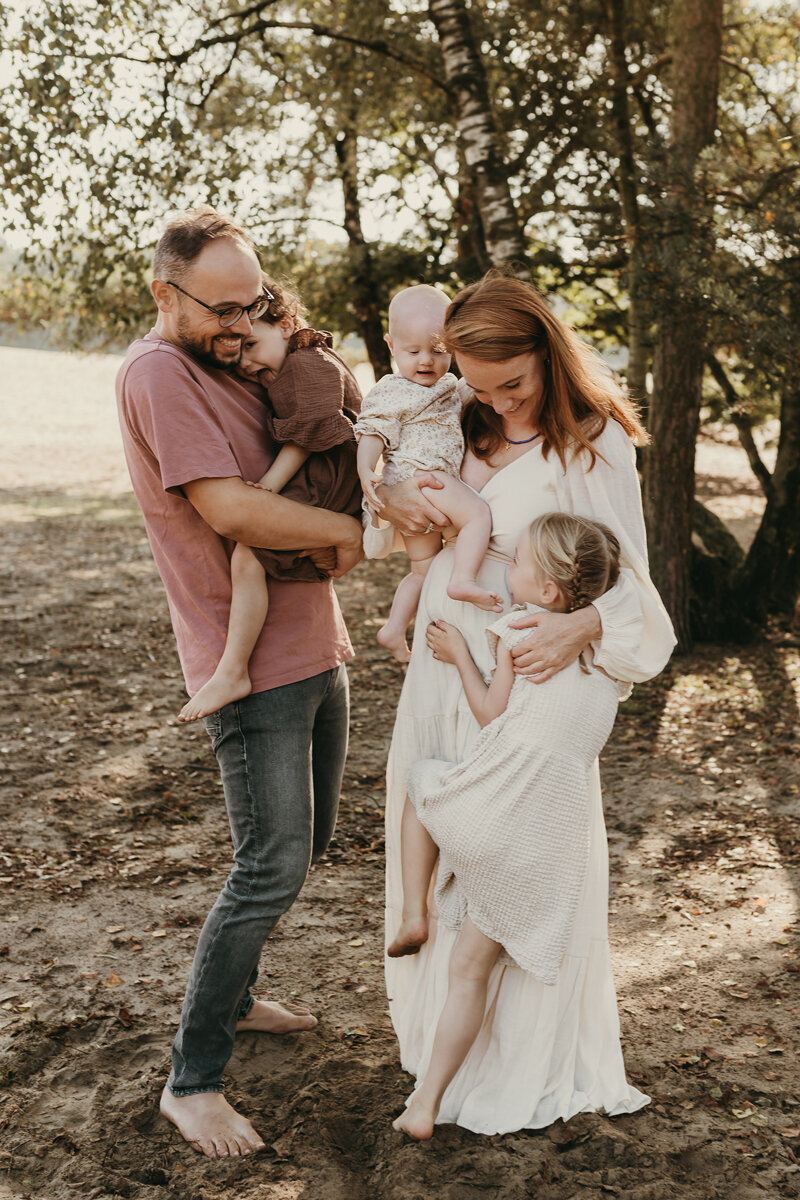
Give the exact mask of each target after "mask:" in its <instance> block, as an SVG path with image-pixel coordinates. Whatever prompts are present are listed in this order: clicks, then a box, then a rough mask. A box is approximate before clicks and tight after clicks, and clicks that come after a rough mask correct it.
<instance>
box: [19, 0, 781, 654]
mask: <svg viewBox="0 0 800 1200" xmlns="http://www.w3.org/2000/svg"><path fill="white" fill-rule="evenodd" d="M0 21H2V25H0V30H2V35H3V39H2V40H3V45H4V46H5V50H4V53H3V74H4V76H5V77H6V78H7V83H6V85H5V86H4V87H3V89H2V92H0V176H2V178H3V182H4V191H5V204H6V216H7V232H6V236H7V238H8V239H9V240H10V241H11V243H12V245H15V244H16V245H22V246H23V247H24V249H23V256H22V263H21V264H18V266H20V265H21V270H17V271H16V272H14V273H13V274H12V275H11V277H10V278H8V279H7V281H6V282H7V284H8V286H7V288H6V290H5V293H6V294H5V299H4V301H3V305H2V308H1V309H0V319H2V320H5V321H7V322H12V323H13V322H23V323H25V324H26V325H28V326H30V324H31V323H32V322H33V323H43V324H44V325H45V326H46V327H47V328H48V329H49V330H51V331H52V330H54V329H58V330H60V332H61V335H62V337H63V338H65V339H66V340H67V341H68V342H70V343H72V344H76V345H79V346H81V347H83V348H86V347H89V346H95V347H96V346H98V345H103V344H119V343H120V342H126V341H127V340H129V339H130V338H131V337H132V336H134V335H135V334H137V333H139V332H141V331H142V330H143V329H144V328H146V327H147V323H148V320H149V311H150V297H149V293H148V290H147V266H148V262H149V259H150V256H151V254H152V249H153V246H154V243H155V240H156V239H157V236H158V230H159V225H160V219H161V218H162V217H163V215H164V214H165V213H166V212H167V211H168V210H169V209H172V208H180V207H186V206H189V205H191V204H193V203H197V202H208V203H211V204H214V205H218V206H221V207H223V208H225V209H227V210H228V211H230V212H231V213H232V214H233V215H234V216H235V217H237V218H238V219H240V220H241V221H242V223H243V224H244V225H245V226H246V227H247V228H248V229H249V230H250V231H251V232H252V233H253V234H254V236H255V238H256V240H257V242H258V244H259V246H260V247H261V249H262V252H263V257H264V261H265V262H266V263H267V264H268V266H269V268H270V269H271V270H273V271H277V272H285V273H286V274H288V275H289V276H290V277H291V278H293V279H294V280H295V281H296V282H297V283H298V284H299V286H300V289H301V291H302V294H303V295H304V297H305V299H306V302H307V304H308V307H309V309H310V311H311V314H312V316H313V319H314V321H315V323H316V324H317V325H319V326H322V327H328V328H331V329H332V330H334V332H336V333H338V334H340V335H343V334H348V333H356V334H358V335H359V337H360V338H361V339H363V343H364V345H365V346H366V351H367V354H368V356H369V359H370V361H371V363H372V365H373V367H374V369H375V372H376V374H380V373H382V372H383V371H385V370H387V369H388V368H389V361H388V357H387V350H386V347H385V344H384V342H383V337H382V335H383V329H384V321H385V311H386V305H387V303H388V298H389V297H390V296H391V294H392V292H393V291H394V290H396V289H397V288H398V287H401V286H403V285H405V284H407V283H409V282H413V281H417V282H419V281H425V282H430V283H437V284H440V285H442V286H443V287H445V288H446V289H447V290H448V291H449V292H450V293H451V294H454V293H455V291H456V290H457V289H458V288H459V287H460V286H462V285H463V284H464V283H465V282H469V281H472V280H474V279H475V278H477V277H479V276H480V275H481V274H482V273H483V272H484V271H485V270H486V269H487V268H489V267H492V266H499V267H504V268H506V269H511V270H513V271H515V272H517V273H519V274H522V275H524V276H526V277H528V278H530V279H532V280H533V281H534V282H535V283H536V284H537V286H539V287H540V288H541V289H542V290H543V291H545V292H547V293H548V294H551V295H552V296H553V297H554V302H555V303H556V305H557V307H558V309H559V312H560V314H561V315H563V316H565V317H566V319H568V320H569V321H571V322H572V323H574V324H575V325H576V326H577V327H578V328H579V329H580V330H581V332H582V333H583V334H584V335H585V336H586V337H587V338H588V339H589V340H590V341H591V342H592V343H593V344H594V345H595V346H596V347H597V348H598V349H599V350H600V351H602V352H604V353H606V354H609V355H611V356H612V360H613V361H616V362H618V363H619V364H620V366H621V370H622V373H623V375H624V377H625V380H626V382H627V386H628V389H629V391H630V392H631V394H632V395H633V396H634V397H635V398H636V399H637V400H639V401H640V403H641V404H642V406H643V408H644V410H645V413H646V417H647V423H648V426H649V429H650V432H651V434H652V437H653V443H652V447H651V448H649V449H647V450H645V451H644V452H643V453H642V455H641V467H642V476H643V494H644V502H645V515H646V519H647V523H648V529H649V539H650V555H651V563H652V570H653V575H654V578H655V581H656V583H657V585H658V587H659V589H660V591H661V593H662V595H663V597H664V599H665V602H666V604H667V607H668V608H669V611H670V613H671V615H672V617H673V620H674V623H675V626H676V630H677V633H678V639H679V649H681V650H688V649H689V648H690V647H691V645H692V642H693V639H694V638H696V637H699V638H701V639H709V638H711V639H714V638H719V637H722V636H724V637H725V638H726V639H728V640H730V639H736V640H740V641H745V640H748V639H750V638H752V637H753V636H754V635H756V634H758V633H759V631H760V630H762V629H763V628H764V627H765V624H766V623H768V621H769V620H770V618H771V617H773V616H777V617H779V618H780V617H784V618H786V617H790V616H791V614H792V613H793V611H794V608H795V604H796V602H797V597H798V593H800V383H799V382H798V373H797V371H796V331H797V328H798V323H799V322H800V221H799V219H798V216H799V212H800V189H798V186H797V183H798V168H799V166H800V162H799V160H798V146H799V145H800V143H799V142H798V126H799V125H800V87H798V70H797V67H798V52H799V48H800V14H798V11H797V9H796V6H795V5H794V4H792V3H780V2H778V3H768V2H767V0H749V2H748V0H731V2H730V3H724V4H723V0H669V2H667V3H650V2H649V0H648V2H647V3H645V2H640V0H578V2H577V3H570V4H565V3H555V2H552V0H541V2H538V3H533V4H532V3H524V2H521V0H471V2H467V0H432V2H431V3H428V4H425V3H421V2H419V0H391V2H389V0H371V2H370V3H362V2H360V0H336V2H335V3H330V2H320V3H295V2H292V0H256V2H255V3H252V4H245V5H243V6H241V7H239V6H235V5H234V6H225V5H223V6H222V7H220V6H219V5H218V4H216V3H211V2H210V0H200V3H193V4H191V5H188V4H182V3H179V2H174V0H170V2H169V3H154V2H153V0H123V2H122V3H114V4H110V3H108V2H107V0H81V2H80V3H77V4H69V3H59V4H55V5H53V4H48V5H45V4H41V3H38V2H37V0H34V2H33V3H30V4H26V5H24V6H20V5H15V4H10V5H4V6H0ZM701 411H703V415H704V416H705V417H706V418H711V419H717V420H720V421H722V422H724V423H728V424H730V425H732V426H733V427H735V429H736V430H737V433H738V436H739V437H740V439H741V441H742V445H743V446H745V448H746V450H747V453H748V457H749V461H750V463H751V466H752V470H753V472H754V473H755V476H756V478H757V480H758V483H759V486H760V488H761V489H762V491H763V493H764V496H765V499H766V505H765V509H764V513H763V516H762V519H761V522H760V526H759V528H758V530H757V532H756V534H755V537H754V538H753V540H752V542H751V544H750V545H749V547H748V548H747V551H746V553H745V552H743V550H742V549H741V548H740V546H739V545H738V544H737V542H736V540H735V539H734V538H732V537H731V536H729V534H728V531H726V529H725V527H724V526H723V525H722V524H721V523H720V522H719V521H717V520H715V519H714V517H713V515H712V514H710V513H709V512H708V510H707V509H705V508H704V507H703V506H702V505H700V504H698V502H697V501H696V499H695V486H694V454H695V443H696V439H697V434H698V428H699V421H700V414H701ZM770 419H771V420H772V421H773V425H772V427H771V428H772V430H773V431H775V430H777V432H775V433H774V440H775V441H776V442H777V445H776V447H775V449H776V457H775V460H774V468H773V469H772V470H770V469H768V466H767V465H766V462H765V456H764V455H762V453H761V452H760V448H759V440H758V436H757V433H758V430H759V428H760V427H762V426H763V425H764V423H765V422H766V421H768V420H770ZM775 423H777V424H775ZM762 444H763V439H762Z"/></svg>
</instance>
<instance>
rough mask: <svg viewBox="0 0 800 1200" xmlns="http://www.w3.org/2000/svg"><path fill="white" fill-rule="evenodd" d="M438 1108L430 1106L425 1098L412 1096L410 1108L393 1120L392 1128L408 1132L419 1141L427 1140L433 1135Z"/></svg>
mask: <svg viewBox="0 0 800 1200" xmlns="http://www.w3.org/2000/svg"><path fill="white" fill-rule="evenodd" d="M437 1112H438V1108H437V1109H433V1108H431V1107H429V1106H428V1105H427V1104H426V1103H425V1102H424V1100H418V1099H416V1098H415V1097H413V1096H412V1098H411V1100H410V1102H409V1105H408V1108H407V1109H406V1110H405V1112H401V1113H400V1116H399V1117H397V1119H396V1120H394V1121H392V1129H397V1130H399V1131H400V1133H407V1134H408V1136H409V1137H412V1138H414V1140H415V1141H417V1142H427V1140H428V1139H429V1138H432V1137H433V1127H434V1124H435V1122H436V1114H437Z"/></svg>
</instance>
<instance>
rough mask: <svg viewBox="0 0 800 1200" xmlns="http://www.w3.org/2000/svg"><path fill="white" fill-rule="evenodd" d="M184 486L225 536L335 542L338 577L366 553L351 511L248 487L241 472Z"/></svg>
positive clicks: (321, 544)
mask: <svg viewBox="0 0 800 1200" xmlns="http://www.w3.org/2000/svg"><path fill="white" fill-rule="evenodd" d="M183 491H184V494H185V496H186V499H187V500H188V501H189V503H190V504H191V505H192V507H193V508H195V509H196V510H197V512H198V513H199V514H200V516H201V517H202V518H203V520H204V521H205V522H206V524H208V525H210V526H211V528H212V529H213V530H214V531H215V532H216V533H218V534H219V535H220V537H224V538H230V539H231V540H232V541H234V542H243V543H244V545H245V546H266V547H268V548H269V549H270V550H297V549H298V548H302V549H303V550H321V549H324V548H325V547H327V546H333V547H335V549H336V571H335V572H334V574H335V575H337V576H338V575H344V574H345V572H346V571H349V570H350V569H351V568H352V567H354V566H355V565H356V563H357V562H358V561H359V560H360V559H361V557H362V548H361V526H360V525H359V523H358V521H356V520H355V518H354V517H348V516H347V515H346V514H345V513H336V512H330V511H329V510H328V509H327V508H314V507H313V506H312V505H310V504H298V503H297V502H296V501H294V500H287V499H286V498H285V497H284V496H280V495H276V494H275V493H273V492H265V491H262V490H261V489H260V488H252V487H248V486H247V484H246V483H245V482H244V480H242V479H240V478H238V477H231V478H227V479H193V480H192V481H191V482H190V483H185V484H184V485H183Z"/></svg>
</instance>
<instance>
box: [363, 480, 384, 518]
mask: <svg viewBox="0 0 800 1200" xmlns="http://www.w3.org/2000/svg"><path fill="white" fill-rule="evenodd" d="M358 478H359V479H360V480H361V490H362V492H363V493H364V495H365V496H366V497H367V499H368V500H369V502H370V504H371V505H372V507H373V508H374V509H375V511H376V512H380V511H381V509H382V508H383V507H384V504H383V501H382V500H379V499H378V493H377V492H376V491H375V486H376V484H378V483H380V482H381V476H380V475H378V474H377V473H376V472H375V471H359V473H358Z"/></svg>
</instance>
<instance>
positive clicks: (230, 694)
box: [178, 664, 253, 721]
mask: <svg viewBox="0 0 800 1200" xmlns="http://www.w3.org/2000/svg"><path fill="white" fill-rule="evenodd" d="M252 690H253V685H252V684H251V682H250V676H249V675H248V674H247V672H246V671H245V672H244V674H241V673H240V672H231V671H226V670H225V669H224V668H223V667H222V665H221V664H220V666H218V667H217V669H216V671H215V672H214V674H213V675H212V676H211V678H210V679H209V681H208V683H204V684H203V686H202V687H201V688H200V691H199V692H197V693H196V694H195V695H194V696H192V698H191V700H188V701H187V702H186V704H184V706H183V708H182V709H181V711H180V714H179V715H178V720H179V721H199V720H200V718H201V717H207V716H208V714H209V713H212V712H216V711H217V709H218V708H224V707H225V705H226V704H233V702H234V700H242V699H243V698H244V697H245V696H249V695H250V693H251V692H252Z"/></svg>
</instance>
